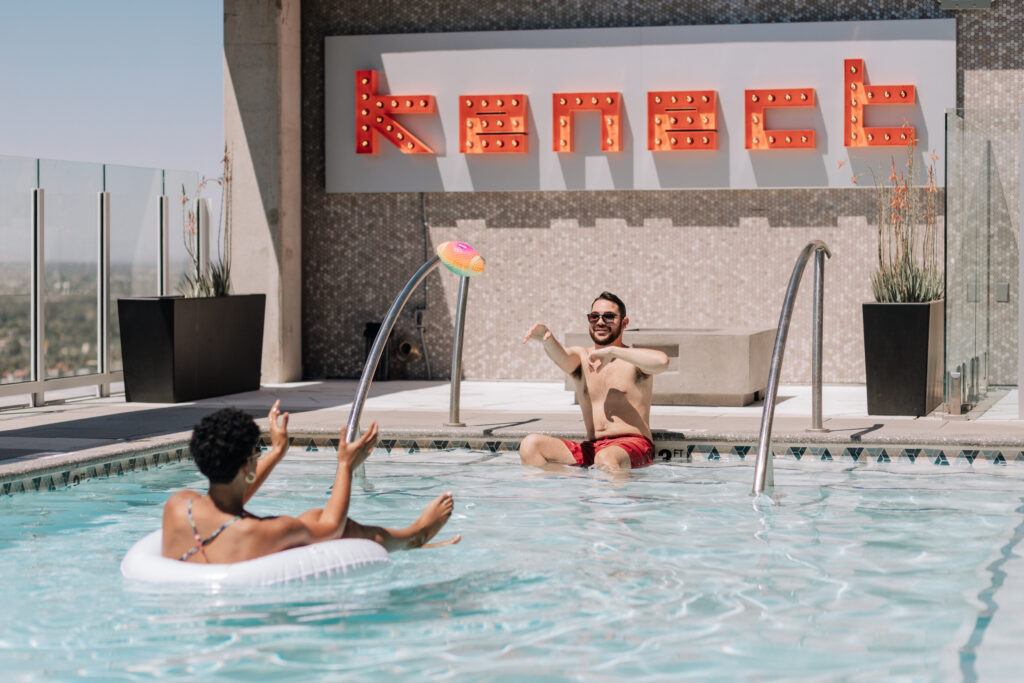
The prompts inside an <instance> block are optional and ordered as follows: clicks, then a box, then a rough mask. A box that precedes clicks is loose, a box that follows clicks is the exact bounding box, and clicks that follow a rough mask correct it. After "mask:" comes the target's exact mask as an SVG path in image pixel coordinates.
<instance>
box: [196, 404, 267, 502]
mask: <svg viewBox="0 0 1024 683" xmlns="http://www.w3.org/2000/svg"><path fill="white" fill-rule="evenodd" d="M259 439H260V430H259V427H257V426H256V422H255V420H253V419H252V417H251V416H250V415H249V414H248V413H245V412H242V411H241V410H238V409H237V408H224V409H222V410H218V411H217V412H215V413H213V414H212V415H207V416H206V417H204V418H203V419H202V420H201V421H200V422H199V424H197V425H196V426H195V428H194V429H193V430H192V439H191V440H190V441H189V443H188V447H189V449H190V450H191V451H192V459H193V460H195V462H196V466H197V467H198V468H199V471H200V472H202V473H203V474H204V475H206V477H207V478H208V479H209V480H210V481H211V482H212V483H215V484H226V483H228V482H229V481H231V480H232V479H234V478H235V475H236V474H238V470H240V469H242V466H243V465H245V461H246V460H248V458H249V456H250V455H252V453H253V450H254V449H255V448H256V444H257V443H258V442H259Z"/></svg>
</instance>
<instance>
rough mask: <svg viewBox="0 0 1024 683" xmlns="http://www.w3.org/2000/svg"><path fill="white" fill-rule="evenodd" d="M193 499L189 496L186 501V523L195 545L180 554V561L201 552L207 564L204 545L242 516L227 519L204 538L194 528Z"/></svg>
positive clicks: (208, 560)
mask: <svg viewBox="0 0 1024 683" xmlns="http://www.w3.org/2000/svg"><path fill="white" fill-rule="evenodd" d="M194 501H195V498H189V501H188V523H189V525H190V526H191V527H192V537H193V538H194V539H195V541H196V547H195V548H190V549H189V551H188V552H187V553H185V554H184V555H182V556H181V561H182V562H184V561H185V560H187V559H188V558H190V557H192V556H193V555H195V554H196V552H201V553H202V554H203V559H204V560H206V562H207V564H209V563H210V558H209V557H207V556H206V546H207V545H209V544H210V543H211V542H212V541H213V539H215V538H217V536H219V535H220V532H222V531H224V530H225V529H227V528H228V527H229V526H231V525H232V524H234V523H235V522H237V521H238V520H240V519H241V518H242V515H235V516H234V517H233V518H232V519H229V520H228V521H226V522H224V523H223V524H221V525H220V528H219V529H217V530H216V531H214V532H213V533H212V534H210V535H209V536H208V537H206V539H205V540H204V539H203V537H202V536H200V535H199V529H197V528H196V520H195V519H194V518H193V517H192V503H193V502H194ZM243 514H244V513H243Z"/></svg>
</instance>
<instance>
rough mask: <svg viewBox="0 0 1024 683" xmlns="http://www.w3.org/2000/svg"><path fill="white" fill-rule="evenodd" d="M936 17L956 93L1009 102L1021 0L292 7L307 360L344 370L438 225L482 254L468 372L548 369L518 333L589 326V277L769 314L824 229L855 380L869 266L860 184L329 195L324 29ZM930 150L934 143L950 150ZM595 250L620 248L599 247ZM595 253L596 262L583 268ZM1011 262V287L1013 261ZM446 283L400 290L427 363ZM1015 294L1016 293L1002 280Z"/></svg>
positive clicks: (545, 373)
mask: <svg viewBox="0 0 1024 683" xmlns="http://www.w3.org/2000/svg"><path fill="white" fill-rule="evenodd" d="M943 17H955V18H956V22H957V74H956V78H957V96H958V102H957V104H958V106H964V107H968V108H972V109H986V108H993V107H1002V108H1011V109H1012V108H1015V107H1016V108H1018V109H1019V106H1020V105H1021V104H1024V12H1022V11H1021V10H1020V6H1019V3H1014V2H997V3H993V5H992V7H991V8H990V9H987V10H979V11H963V12H951V11H944V10H941V9H940V7H939V3H937V2H921V3H893V2H890V1H889V0H862V1H860V0H858V1H856V2H855V1H854V0H835V1H834V2H827V3H825V2H819V3H808V2H801V1H799V0H779V2H774V3H750V2H743V1H741V0H727V1H723V2H718V3H710V4H709V3H705V2H702V1H700V0H675V1H673V2H665V1H663V0H637V1H635V2H630V3H622V2H621V1H620V0H593V1H588V2H580V1H578V0H577V1H570V2H561V3H551V2H506V1H505V0H498V1H497V2H492V3H470V2H463V1H455V0H423V2H418V3H411V4H405V5H402V4H394V3H342V2H322V3H306V4H304V5H303V7H302V60H303V61H302V100H303V110H302V127H303V128H302V139H303V152H302V154H303V158H302V164H303V174H302V183H303V192H302V194H303V214H302V241H303V277H302V301H303V306H302V329H303V335H302V336H303V342H302V343H303V351H302V358H303V375H304V377H306V378H308V379H320V378H334V377H348V378H354V377H357V376H358V375H359V372H360V370H361V368H362V363H363V360H364V340H363V329H364V325H365V323H367V322H374V321H379V320H381V319H382V317H383V315H384V312H385V311H386V310H387V308H388V306H389V305H390V303H391V301H392V299H393V297H394V296H395V294H396V293H397V292H398V290H399V289H400V288H401V286H402V284H404V283H405V282H406V281H407V280H408V278H409V277H410V275H411V274H412V273H413V272H415V270H416V269H417V268H419V267H420V265H422V263H423V262H424V261H425V260H426V257H427V255H428V254H429V249H430V245H431V244H436V243H438V242H440V241H444V240H448V239H452V238H458V239H461V240H463V241H466V242H469V243H470V244H473V246H474V247H476V248H477V249H478V250H479V251H480V252H481V254H483V255H484V256H485V258H487V259H488V264H487V269H488V272H487V275H486V277H482V278H477V279H475V280H474V281H473V285H472V288H471V290H470V294H469V308H468V319H467V323H466V339H465V346H464V358H463V363H464V364H463V369H464V373H465V376H466V377H467V378H470V379H507V378H513V379H543V380H558V379H560V376H559V374H558V370H557V368H555V367H554V366H553V365H552V364H550V363H548V362H547V361H546V359H544V358H543V356H542V355H541V356H538V355H537V353H536V352H535V351H536V349H528V348H527V349H524V348H522V347H518V346H517V343H518V341H519V340H520V339H521V338H522V335H523V334H524V332H525V329H526V328H527V327H528V326H529V324H530V323H532V322H534V321H535V320H543V321H546V322H547V323H548V324H549V325H550V326H551V327H552V329H554V330H556V334H558V335H563V334H565V333H566V332H571V331H582V329H583V328H582V325H581V324H580V321H579V312H580V311H581V310H585V308H586V307H587V306H589V304H590V301H591V299H592V297H593V296H594V294H596V293H597V292H599V291H601V290H602V289H609V290H611V291H613V292H616V293H618V294H619V295H620V296H621V297H623V299H624V300H625V301H626V303H627V305H628V306H629V308H630V311H629V313H630V318H631V322H632V323H633V324H634V325H639V326H643V327H666V326H684V327H721V326H726V325H736V324H739V325H742V326H758V327H760V326H764V327H774V326H775V325H776V323H777V320H778V311H779V306H780V305H781V301H782V296H783V290H784V287H785V280H786V278H788V276H789V272H790V270H791V268H792V265H793V262H794V260H795V258H796V254H797V253H798V251H799V249H800V248H801V247H802V246H803V244H804V243H806V241H807V240H809V239H811V238H818V239H823V240H825V241H826V242H827V243H828V244H829V245H830V246H831V247H832V248H833V251H834V258H833V259H832V260H831V261H830V262H829V263H828V265H827V266H826V285H825V287H826V303H825V306H826V308H825V311H826V313H825V314H826V336H825V345H826V348H825V353H824V369H823V371H824V377H825V379H826V381H828V382H837V383H841V382H862V381H863V346H862V343H861V326H860V325H859V324H852V323H851V321H856V320H859V316H860V308H859V306H860V303H861V302H862V301H866V300H869V299H870V296H871V292H870V285H869V277H868V273H869V272H870V270H871V268H872V263H873V259H874V253H873V249H872V245H873V244H874V240H875V234H874V229H873V228H872V227H871V226H869V224H868V222H867V220H868V217H873V211H872V210H871V206H872V197H871V195H872V192H871V190H870V189H864V188H856V187H853V186H851V187H850V188H848V189H847V188H822V189H763V190H711V191H707V190H692V189H691V190H677V191H664V192H662V191H632V190H629V191H627V190H621V191H620V190H615V191H592V192H582V191H566V192H473V193H443V192H435V193H422V194H421V193H380V194H328V193H326V192H325V175H324V132H323V131H324V68H323V50H324V47H323V46H324V38H325V37H326V36H332V35H353V34H378V33H379V34H385V33H421V32H445V31H489V30H527V29H563V28H600V27H625V26H664V25H675V24H689V25H700V24H722V23H772V22H808V21H871V20H899V19H933V18H943ZM683 73H685V71H684V72H683ZM1007 130H1009V127H1008V128H1007ZM1017 147H1018V146H1017V144H1016V142H1015V141H1012V144H1006V145H994V146H993V154H994V156H995V162H996V165H997V167H998V169H999V174H1000V178H1001V180H1002V182H1003V183H1004V187H1008V188H1009V187H1015V186H1016V185H1015V179H1016V177H1017V173H1018V171H1017V169H1018V166H1019V165H1018V163H1017V161H1016V153H1017V152H1016V150H1017ZM936 151H937V153H938V154H939V155H940V156H944V155H945V150H942V149H938V150H936ZM944 161H945V160H944V159H943V160H940V164H941V163H944ZM1006 203H1007V212H1008V214H1009V215H1010V216H1017V215H1018V208H1017V207H1018V198H1017V195H1016V193H1014V192H1009V193H1008V194H1007V196H1006ZM940 204H941V202H940ZM1004 232H1005V234H1002V233H1000V234H997V235H995V236H994V240H995V242H994V243H993V245H992V249H991V250H992V252H993V253H995V254H1004V253H1010V252H1011V251H1013V253H1015V247H1014V246H1013V243H1012V240H1013V238H1012V235H1011V234H1010V232H1006V231H1004ZM368 236H372V237H373V238H372V239H368V238H367V237H368ZM751 245H756V248H751ZM949 248H950V250H951V253H957V252H954V251H953V250H954V249H959V245H954V244H950V246H949ZM608 253H615V255H616V258H615V259H611V260H609V259H606V258H604V257H605V255H606V254H608ZM381 254H387V258H381ZM595 263H600V264H601V268H597V269H596V270H595V269H594V268H593V267H592V266H593V265H594V264H595ZM1001 268H1002V266H1000V264H999V263H995V264H994V265H993V278H994V280H993V281H995V280H999V279H1003V275H1000V274H999V273H996V272H995V271H998V270H1000V269H1001ZM1014 272H1015V271H1014ZM1007 278H1008V280H1007V281H1008V282H1010V283H1011V287H1012V288H1015V287H1016V284H1015V283H1016V279H1015V277H1009V276H1007ZM367 283H374V284H375V285H376V286H367ZM456 288H457V282H456V279H455V278H452V277H442V274H441V273H438V272H435V273H432V274H431V275H430V276H429V277H428V279H427V287H426V288H425V289H424V290H423V291H422V292H421V291H417V293H416V296H414V297H413V299H412V300H411V301H410V303H409V304H408V308H409V309H412V308H414V307H420V306H425V307H426V310H427V315H426V316H425V325H426V328H425V330H424V342H425V346H426V349H427V352H428V353H427V356H428V358H429V361H430V373H431V378H433V379H438V378H446V377H448V375H449V372H450V357H451V340H452V321H453V319H454V308H455V301H456V293H455V290H456ZM810 290H811V287H810V286H809V285H805V286H804V287H803V288H802V291H801V293H800V300H798V303H797V310H796V311H795V315H794V318H793V323H792V329H791V331H790V339H791V340H792V341H791V343H790V344H789V348H787V354H786V355H787V358H786V363H785V364H784V367H783V377H782V381H784V382H796V383H805V382H808V381H809V375H810V351H809V349H810V344H809V343H804V342H803V341H802V340H805V339H809V337H810V314H809V308H810V305H809V298H810V294H809V292H810ZM766 293H767V296H766ZM951 294H955V292H954V293H951ZM805 300H806V301H805ZM1011 301H1016V293H1015V290H1013V291H1011ZM1001 305H1002V306H1003V307H1004V308H1007V310H1009V308H1013V304H1009V303H1008V304H1001ZM1014 310H1015V309H1014ZM1001 311H1002V309H1000V310H999V311H996V312H995V313H996V314H994V315H993V320H992V324H993V325H994V327H993V329H992V330H991V335H990V336H991V338H992V339H993V344H992V350H991V357H990V372H989V380H990V382H992V383H1000V380H1001V378H1003V379H1005V378H1006V377H1009V376H1012V377H1013V378H1014V379H1013V381H1014V382H1015V381H1016V380H1015V377H1016V374H1015V372H1016V369H1015V368H1016V351H1015V347H1013V346H1012V344H1011V341H1012V340H1016V328H1015V327H1014V325H1015V324H1016V323H1015V322H1013V321H1014V320H1015V318H1013V319H1012V320H1011V317H1010V316H1008V315H1007V316H1002V315H1001V313H1000V312H1001ZM1000 326H1002V327H1000ZM837 330H841V331H842V332H841V333H838V332H837ZM395 334H396V336H397V337H409V338H412V339H414V340H416V341H418V335H417V330H416V329H415V327H414V325H413V319H412V316H411V315H402V316H400V319H399V321H398V325H397V327H396V332H395ZM1003 340H1006V342H1005V343H1004V342H1003ZM425 360H426V359H424V358H420V359H418V360H416V361H414V362H411V363H409V364H407V365H402V364H400V363H397V362H395V363H393V364H392V368H391V369H392V371H393V373H394V376H395V377H396V378H397V377H408V378H416V379H420V378H425V377H426V372H427V365H426V362H425Z"/></svg>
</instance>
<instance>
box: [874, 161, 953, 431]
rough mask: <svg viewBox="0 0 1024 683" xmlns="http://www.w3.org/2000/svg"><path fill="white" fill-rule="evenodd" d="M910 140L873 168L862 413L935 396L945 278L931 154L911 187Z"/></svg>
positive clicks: (911, 406)
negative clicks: (874, 239)
mask: <svg viewBox="0 0 1024 683" xmlns="http://www.w3.org/2000/svg"><path fill="white" fill-rule="evenodd" d="M915 142H916V141H912V142H911V143H910V144H908V145H907V147H906V161H905V163H904V165H903V167H902V168H900V167H897V165H896V161H895V158H893V161H892V166H891V169H890V173H889V175H888V181H887V182H879V179H878V177H877V175H875V174H872V175H875V210H876V223H877V229H878V263H877V266H876V268H875V271H874V273H873V274H872V276H871V288H872V291H873V293H874V297H875V300H874V301H873V302H869V303H865V304H863V306H862V313H863V321H864V370H865V379H866V384H867V399H868V414H870V415H914V416H921V415H927V414H928V413H930V412H931V411H932V410H934V409H935V408H936V407H937V406H938V405H939V404H940V403H941V402H942V364H943V335H944V300H943V295H944V289H945V283H944V279H943V273H942V270H941V269H940V267H939V256H938V252H937V244H936V238H937V235H936V226H935V201H936V195H937V191H936V185H935V160H936V157H935V155H934V154H932V155H930V156H929V165H928V172H927V182H926V183H925V185H924V187H921V186H919V185H918V186H915V184H914V183H915V179H916V178H915V173H914V171H915V169H914V151H915V144H914V143H915Z"/></svg>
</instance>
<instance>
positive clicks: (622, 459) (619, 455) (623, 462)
mask: <svg viewBox="0 0 1024 683" xmlns="http://www.w3.org/2000/svg"><path fill="white" fill-rule="evenodd" d="M594 465H595V466H597V467H600V468H602V469H606V470H630V469H632V468H633V464H632V463H631V462H630V460H629V453H627V452H626V449H624V448H622V447H621V446H608V447H607V448H602V449H601V450H599V451H598V452H597V453H596V454H595V455H594Z"/></svg>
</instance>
